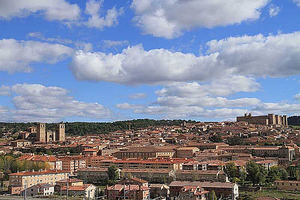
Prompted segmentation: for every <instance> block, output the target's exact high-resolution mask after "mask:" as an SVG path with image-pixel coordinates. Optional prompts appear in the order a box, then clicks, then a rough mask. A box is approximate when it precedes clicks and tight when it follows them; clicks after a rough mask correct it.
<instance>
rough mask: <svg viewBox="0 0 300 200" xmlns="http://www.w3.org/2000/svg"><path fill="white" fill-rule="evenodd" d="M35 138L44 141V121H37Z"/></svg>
mask: <svg viewBox="0 0 300 200" xmlns="http://www.w3.org/2000/svg"><path fill="white" fill-rule="evenodd" d="M36 134H37V135H36V140H37V141H38V142H43V143H45V142H46V125H45V123H39V124H38V126H37V133H36Z"/></svg>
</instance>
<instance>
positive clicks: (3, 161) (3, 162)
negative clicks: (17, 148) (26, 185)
mask: <svg viewBox="0 0 300 200" xmlns="http://www.w3.org/2000/svg"><path fill="white" fill-rule="evenodd" d="M49 168H50V166H49V165H48V164H47V163H45V162H34V161H28V160H19V159H18V158H17V157H15V156H14V155H1V156H0V171H1V172H2V173H3V178H2V180H8V174H10V173H16V172H21V171H39V170H44V169H49Z"/></svg>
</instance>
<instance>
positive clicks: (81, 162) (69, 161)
mask: <svg viewBox="0 0 300 200" xmlns="http://www.w3.org/2000/svg"><path fill="white" fill-rule="evenodd" d="M59 160H60V161H61V162H62V170H66V171H69V172H70V173H71V174H74V173H75V172H77V170H78V169H81V168H85V167H86V160H85V158H84V157H83V156H64V157H59Z"/></svg>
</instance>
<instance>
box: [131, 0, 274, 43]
mask: <svg viewBox="0 0 300 200" xmlns="http://www.w3.org/2000/svg"><path fill="white" fill-rule="evenodd" d="M268 2H269V0H255V1H253V0H226V1H224V0H201V1H199V0H164V1H162V0H133V2H132V4H131V7H132V8H133V9H134V11H135V13H136V17H135V21H136V23H137V25H138V26H139V27H141V28H142V30H143V31H144V33H146V34H152V35H154V36H157V37H165V38H169V39H170V38H174V37H177V36H180V35H181V34H182V32H183V31H184V30H189V29H191V28H194V27H205V28H213V27H216V26H226V25H232V24H239V23H241V22H243V21H249V20H256V19H258V18H259V17H260V14H261V11H260V10H261V8H263V7H265V6H266V5H267V4H268Z"/></svg>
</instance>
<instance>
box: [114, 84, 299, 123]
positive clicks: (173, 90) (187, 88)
mask: <svg viewBox="0 0 300 200" xmlns="http://www.w3.org/2000/svg"><path fill="white" fill-rule="evenodd" d="M233 82H234V81H233ZM218 84H219V85H220V86H222V87H224V89H225V88H226V86H228V89H227V91H225V90H226V89H225V90H224V91H223V92H221V93H219V92H217V93H216V92H215V91H214V88H215V87H217V85H218ZM231 85H232V83H230V82H228V83H226V82H223V83H222V82H219V83H211V84H202V85H200V84H199V83H196V82H193V83H174V84H170V85H168V86H165V87H164V88H163V89H161V90H159V91H157V92H156V94H157V96H158V97H157V100H156V101H155V102H153V103H151V104H148V105H147V104H146V105H136V104H130V103H123V104H118V105H117V108H119V109H123V110H133V112H134V113H137V114H144V115H145V114H146V115H155V116H160V117H161V118H168V119H178V118H185V119H215V120H227V119H235V117H236V116H239V115H243V114H244V113H246V112H251V113H253V114H259V115H260V114H267V113H276V114H291V115H294V114H300V104H288V103H281V102H278V103H265V102H262V101H261V100H259V99H257V98H236V99H230V98H226V97H222V94H223V95H227V94H231V93H236V92H241V91H245V92H246V91H255V88H256V87H257V85H256V84H253V88H252V89H250V88H251V87H250V88H248V87H246V88H244V89H243V88H241V89H240V91H238V90H236V91H232V89H231V88H230V87H231ZM238 86H239V85H236V87H237V88H238ZM219 94H220V96H219Z"/></svg>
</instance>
